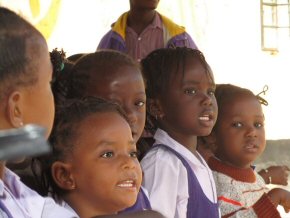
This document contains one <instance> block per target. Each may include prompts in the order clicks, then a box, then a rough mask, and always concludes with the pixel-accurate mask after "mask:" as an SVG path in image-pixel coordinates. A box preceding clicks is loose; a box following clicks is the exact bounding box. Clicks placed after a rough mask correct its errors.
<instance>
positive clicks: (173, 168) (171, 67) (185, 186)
mask: <svg viewBox="0 0 290 218" xmlns="http://www.w3.org/2000/svg"><path fill="white" fill-rule="evenodd" d="M142 67H143V73H144V75H145V79H146V81H147V84H146V87H147V89H146V94H147V98H148V99H147V100H148V104H147V110H148V112H149V114H150V116H151V118H152V119H153V120H152V121H153V123H154V124H155V125H156V126H157V130H156V132H155V135H154V139H155V143H154V145H153V148H152V149H151V150H150V151H149V152H148V153H147V154H146V156H145V157H144V158H143V159H142V161H141V165H142V169H143V171H144V180H143V184H144V187H145V188H146V189H148V191H149V199H150V203H151V205H152V208H153V209H155V210H157V211H159V212H161V213H162V214H163V215H164V216H165V217H176V218H177V217H178V218H179V217H182V218H184V217H187V218H191V217H211V218H214V217H219V211H218V205H217V197H216V191H215V189H216V187H215V183H214V181H213V177H212V173H211V171H210V169H209V168H208V166H207V164H206V162H205V161H204V160H203V158H202V157H201V156H200V155H199V154H198V153H197V152H196V141H197V136H205V135H208V134H209V133H210V132H211V129H212V127H213V125H214V123H215V120H216V116H217V105H216V100H215V96H214V91H215V83H214V78H213V74H212V72H211V69H210V67H209V66H208V64H207V62H206V60H205V58H204V56H203V54H202V53H201V52H200V51H198V50H194V49H189V48H185V47H184V48H171V49H158V50H156V51H154V52H152V53H150V54H149V55H148V56H147V57H146V58H145V59H144V60H143V61H142ZM151 129H152V128H151Z"/></svg>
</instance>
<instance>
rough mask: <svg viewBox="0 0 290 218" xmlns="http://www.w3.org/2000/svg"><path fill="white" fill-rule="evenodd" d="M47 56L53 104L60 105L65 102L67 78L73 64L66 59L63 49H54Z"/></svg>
mask: <svg viewBox="0 0 290 218" xmlns="http://www.w3.org/2000/svg"><path fill="white" fill-rule="evenodd" d="M49 54H50V60H51V63H52V68H53V73H52V81H51V89H52V92H53V95H54V103H55V105H60V104H62V103H63V102H64V101H65V98H66V93H67V86H68V85H67V84H68V78H69V76H70V71H71V69H72V67H73V65H74V64H73V62H71V61H69V60H68V59H66V54H65V52H64V51H63V49H61V50H58V49H57V48H55V49H53V50H52V51H51V52H50V53H49Z"/></svg>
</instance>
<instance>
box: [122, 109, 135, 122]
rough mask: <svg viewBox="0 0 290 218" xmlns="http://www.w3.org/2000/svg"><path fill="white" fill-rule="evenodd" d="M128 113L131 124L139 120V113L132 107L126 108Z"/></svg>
mask: <svg viewBox="0 0 290 218" xmlns="http://www.w3.org/2000/svg"><path fill="white" fill-rule="evenodd" d="M124 110H125V112H126V115H127V117H128V120H129V124H133V123H136V121H137V115H136V112H135V110H134V109H132V108H130V107H126V108H124Z"/></svg>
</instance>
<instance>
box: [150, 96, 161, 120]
mask: <svg viewBox="0 0 290 218" xmlns="http://www.w3.org/2000/svg"><path fill="white" fill-rule="evenodd" d="M147 104H148V107H147V110H148V113H149V114H150V115H151V116H153V117H155V118H156V120H157V119H158V118H163V117H164V112H163V109H162V106H161V103H160V100H159V99H147Z"/></svg>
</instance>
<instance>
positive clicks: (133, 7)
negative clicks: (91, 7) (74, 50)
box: [98, 0, 196, 61]
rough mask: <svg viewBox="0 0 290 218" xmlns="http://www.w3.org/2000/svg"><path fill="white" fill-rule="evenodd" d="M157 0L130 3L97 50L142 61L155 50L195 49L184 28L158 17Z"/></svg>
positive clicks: (133, 0)
mask: <svg viewBox="0 0 290 218" xmlns="http://www.w3.org/2000/svg"><path fill="white" fill-rule="evenodd" d="M158 3H159V0H155V1H148V0H130V11H128V12H126V13H124V14H122V15H121V16H120V17H119V19H118V20H117V21H116V23H114V24H113V25H112V29H111V30H110V31H109V32H108V33H107V34H106V35H105V36H103V38H102V40H101V42H100V44H99V45H98V49H114V50H118V51H121V52H124V53H126V54H129V55H130V56H131V57H133V58H134V59H135V60H138V61H140V60H142V59H143V58H145V57H146V56H147V55H148V54H149V53H150V52H152V51H154V50H155V49H158V48H174V47H184V46H186V47H190V48H196V45H195V43H194V42H193V40H192V38H191V37H190V35H189V34H188V33H187V32H186V31H185V28H184V27H182V26H179V25H177V24H175V23H174V22H173V21H171V20H170V19H168V18H167V17H165V16H163V15H161V14H159V13H158V12H157V11H156V10H155V9H156V8H157V6H158Z"/></svg>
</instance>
